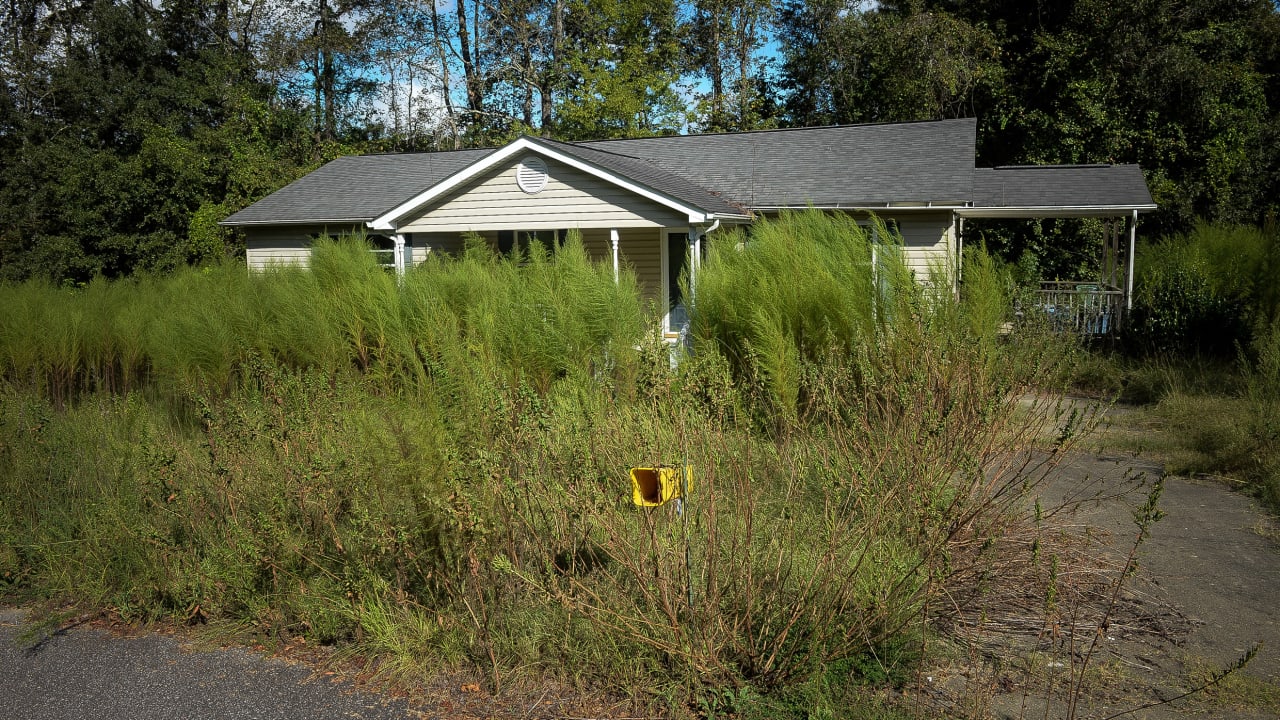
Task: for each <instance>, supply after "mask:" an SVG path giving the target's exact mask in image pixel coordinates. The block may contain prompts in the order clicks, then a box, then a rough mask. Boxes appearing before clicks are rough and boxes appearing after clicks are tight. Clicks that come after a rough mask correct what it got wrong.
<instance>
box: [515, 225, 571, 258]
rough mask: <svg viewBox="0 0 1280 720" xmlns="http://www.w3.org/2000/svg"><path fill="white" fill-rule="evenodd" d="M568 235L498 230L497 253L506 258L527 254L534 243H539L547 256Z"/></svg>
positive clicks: (536, 231) (563, 233) (554, 232)
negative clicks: (517, 254)
mask: <svg viewBox="0 0 1280 720" xmlns="http://www.w3.org/2000/svg"><path fill="white" fill-rule="evenodd" d="M568 234H569V231H568V230H499V231H498V253H499V254H500V255H503V256H507V257H510V256H511V255H514V254H516V253H517V252H520V253H527V252H529V247H530V246H531V245H532V244H533V243H534V242H539V243H542V247H543V248H545V249H546V251H547V253H548V254H554V253H555V251H556V250H557V249H558V248H559V247H560V246H561V245H562V244H564V239H565V237H566V236H567V235H568Z"/></svg>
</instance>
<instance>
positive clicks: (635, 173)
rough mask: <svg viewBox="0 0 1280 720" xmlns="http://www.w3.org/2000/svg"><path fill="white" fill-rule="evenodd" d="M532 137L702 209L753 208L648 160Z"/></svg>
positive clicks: (733, 211) (739, 210)
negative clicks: (728, 199)
mask: <svg viewBox="0 0 1280 720" xmlns="http://www.w3.org/2000/svg"><path fill="white" fill-rule="evenodd" d="M530 140H531V141H533V142H535V143H539V144H543V145H546V146H548V147H552V148H555V149H556V150H558V151H560V152H563V153H565V154H566V155H570V156H572V157H574V158H577V159H578V160H582V161H583V162H587V163H590V164H592V165H595V166H596V167H599V168H601V169H603V170H608V171H609V172H611V173H613V174H615V175H620V176H622V177H624V178H626V179H628V180H631V181H633V182H636V183H639V184H641V185H644V186H645V187H648V188H650V189H652V190H656V191H658V192H660V193H662V194H664V195H666V196H667V197H670V198H672V199H675V200H679V201H681V202H684V203H686V204H689V205H692V206H693V207H696V208H699V209H701V210H705V211H707V212H712V213H716V214H717V215H750V211H749V210H747V209H746V208H745V207H743V206H741V205H739V204H734V203H730V202H728V201H727V200H725V198H723V197H721V196H720V194H718V193H714V192H711V191H709V190H708V189H707V188H705V187H702V186H699V185H695V184H694V183H692V182H689V181H688V180H687V179H685V178H683V177H681V176H679V175H676V174H675V173H672V172H670V171H668V170H665V169H663V168H662V167H661V166H659V165H657V164H655V163H653V162H650V161H648V160H642V159H639V158H635V157H630V156H627V155H620V154H618V153H614V152H609V151H608V150H607V149H600V148H596V147H592V146H590V145H587V144H575V143H564V142H556V141H554V140H544V139H538V138H530Z"/></svg>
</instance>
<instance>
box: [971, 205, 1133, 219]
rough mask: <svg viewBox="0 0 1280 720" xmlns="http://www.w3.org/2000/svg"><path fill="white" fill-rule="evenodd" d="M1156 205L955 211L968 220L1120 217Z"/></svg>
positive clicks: (1036, 206) (1035, 206)
mask: <svg viewBox="0 0 1280 720" xmlns="http://www.w3.org/2000/svg"><path fill="white" fill-rule="evenodd" d="M1157 207H1158V206H1156V205H1028V206H1022V207H967V208H961V209H959V210H956V214H957V215H959V216H960V217H969V218H1052V217H1120V216H1127V215H1129V214H1130V213H1134V212H1140V213H1144V212H1153V211H1155V210H1156V209H1157Z"/></svg>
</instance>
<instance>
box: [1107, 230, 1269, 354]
mask: <svg viewBox="0 0 1280 720" xmlns="http://www.w3.org/2000/svg"><path fill="white" fill-rule="evenodd" d="M1137 260H1138V265H1137V267H1136V270H1135V274H1136V286H1135V288H1134V308H1133V314H1132V318H1131V320H1130V323H1129V326H1128V329H1127V330H1126V340H1127V342H1128V344H1129V345H1130V346H1131V347H1132V348H1133V349H1134V350H1136V351H1138V352H1142V353H1147V354H1155V355H1166V356H1185V355H1187V354H1191V353H1198V354H1203V355H1207V356H1214V357H1225V358H1233V357H1235V354H1236V351H1237V348H1239V347H1242V346H1244V347H1247V346H1248V344H1249V342H1250V339H1251V338H1252V337H1253V335H1254V334H1255V333H1256V332H1258V331H1260V330H1261V329H1264V328H1265V326H1266V325H1267V324H1268V323H1270V322H1271V321H1272V320H1273V319H1274V318H1275V317H1276V312H1277V310H1278V309H1280V294H1277V292H1276V290H1275V272H1276V270H1277V269H1280V233H1277V232H1276V231H1275V229H1274V228H1271V229H1264V228H1257V227H1250V226H1224V225H1213V224H1209V223H1201V224H1198V225H1197V226H1196V227H1195V228H1194V229H1193V230H1192V231H1190V232H1189V233H1186V234H1184V235H1176V236H1173V237H1169V238H1164V239H1161V240H1159V241H1157V242H1156V243H1155V244H1153V245H1150V246H1147V247H1144V248H1142V249H1141V250H1140V251H1139V253H1138V256H1137Z"/></svg>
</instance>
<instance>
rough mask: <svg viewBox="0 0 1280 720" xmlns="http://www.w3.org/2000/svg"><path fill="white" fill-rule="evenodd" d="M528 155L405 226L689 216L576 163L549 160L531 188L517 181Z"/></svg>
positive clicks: (427, 228)
mask: <svg viewBox="0 0 1280 720" xmlns="http://www.w3.org/2000/svg"><path fill="white" fill-rule="evenodd" d="M521 159H522V158H513V159H512V161H511V162H510V163H509V164H504V166H503V167H500V168H496V169H494V170H491V171H489V172H488V173H485V174H484V175H482V176H480V177H479V178H476V179H474V180H472V181H471V182H469V183H467V184H466V185H465V186H464V187H462V188H460V189H458V190H455V191H454V192H452V193H450V194H449V195H448V196H447V197H445V198H442V199H439V200H437V201H435V202H434V203H432V204H431V205H429V206H428V207H427V208H425V209H424V210H422V211H421V212H420V213H419V214H418V215H417V216H416V217H414V218H412V219H410V220H409V221H408V222H405V223H403V224H401V226H400V230H401V232H440V231H452V232H465V231H468V230H555V229H561V228H582V229H587V228H597V229H609V228H615V227H623V226H627V227H653V228H657V227H664V226H672V225H685V224H687V223H688V218H687V217H686V216H684V215H681V214H680V213H678V212H675V211H674V210H671V209H670V208H668V207H666V206H664V205H661V204H659V203H656V202H654V201H652V200H649V199H647V198H644V197H641V196H639V195H636V194H635V193H633V192H631V191H629V190H625V189H623V188H620V187H618V186H617V185H614V184H612V183H610V182H607V181H605V180H602V179H600V178H598V177H595V176H594V175H591V174H588V173H586V172H583V171H581V170H578V169H576V168H573V167H570V166H568V165H564V164H562V163H558V162H555V161H551V160H548V161H547V171H548V179H547V185H546V187H545V188H544V189H543V190H542V191H541V192H538V193H535V194H532V195H531V194H528V193H526V192H524V191H523V190H521V189H520V187H519V186H518V185H516V176H515V168H516V166H517V165H518V164H519V162H520V160H521Z"/></svg>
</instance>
